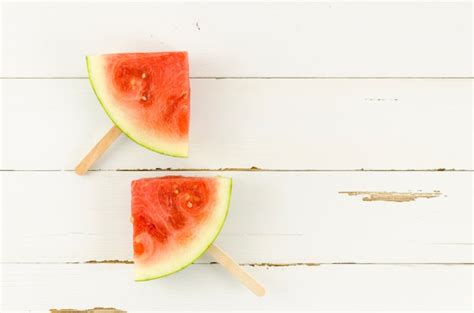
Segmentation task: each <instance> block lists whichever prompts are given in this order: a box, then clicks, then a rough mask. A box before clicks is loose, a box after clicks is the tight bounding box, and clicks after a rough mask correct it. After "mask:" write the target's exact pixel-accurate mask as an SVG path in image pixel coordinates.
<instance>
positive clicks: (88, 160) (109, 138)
mask: <svg viewBox="0 0 474 313" xmlns="http://www.w3.org/2000/svg"><path fill="white" fill-rule="evenodd" d="M121 133H122V131H121V130H120V128H118V127H117V126H115V125H114V126H113V127H112V128H111V129H110V130H109V131H108V132H107V134H105V136H104V137H102V139H101V140H100V141H99V142H98V143H97V144H96V145H95V146H94V148H92V150H91V151H89V153H88V154H87V155H86V156H85V157H84V158H83V159H82V161H81V163H79V165H78V166H76V174H77V175H84V174H85V173H87V171H88V170H89V168H90V167H91V166H92V164H94V162H95V161H97V160H98V159H99V158H100V157H101V156H102V154H104V152H105V151H106V150H107V149H108V148H109V147H110V145H111V144H112V143H113V142H114V141H115V140H116V139H117V138H118V137H119V136H120V134H121Z"/></svg>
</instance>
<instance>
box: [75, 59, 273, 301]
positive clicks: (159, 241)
mask: <svg viewBox="0 0 474 313" xmlns="http://www.w3.org/2000/svg"><path fill="white" fill-rule="evenodd" d="M87 67H88V73H89V80H90V82H91V85H92V88H93V89H94V92H95V94H96V96H97V98H98V100H99V102H100V103H101V105H102V107H103V109H104V110H105V112H106V113H107V115H108V116H109V117H110V119H111V120H112V121H113V123H114V126H113V127H112V128H111V129H110V130H109V131H108V132H107V134H106V135H105V136H104V137H103V138H102V139H101V140H100V141H99V142H98V143H97V144H96V146H95V147H94V148H93V149H92V150H91V151H90V152H89V153H88V154H87V155H86V157H84V159H83V160H82V161H81V162H80V163H79V165H78V166H77V167H76V173H77V174H78V175H83V174H85V173H87V171H88V170H89V168H90V167H91V166H92V164H93V163H94V162H95V161H96V160H98V159H99V158H100V156H101V155H102V154H103V153H104V152H105V151H106V150H107V148H108V147H109V146H110V145H111V144H112V143H113V142H114V141H115V140H116V139H117V138H118V137H119V136H120V135H121V134H122V132H123V133H125V134H126V135H127V136H128V137H129V138H131V139H132V140H133V141H135V142H137V143H138V144H140V145H142V146H144V147H146V148H148V149H150V150H153V151H155V152H159V153H162V154H166V155H170V156H176V157H187V154H188V132H189V110H190V109H189V105H190V103H189V102H190V99H189V95H190V91H189V75H188V57H187V53H186V52H163V53H125V54H108V55H100V56H88V57H87ZM170 188H171V189H170ZM230 192H231V180H230V179H226V178H214V179H210V178H183V177H181V178H177V177H167V178H162V179H142V180H137V181H134V182H133V183H132V217H133V219H132V220H133V225H134V258H135V262H136V276H135V278H136V280H139V281H142V280H150V279H154V278H159V277H163V276H167V275H170V274H172V273H174V272H176V271H178V270H180V269H182V268H184V267H186V266H187V265H189V264H191V263H192V262H193V261H194V260H195V259H196V258H198V257H199V256H200V255H201V254H202V253H204V252H206V251H207V252H208V253H209V254H210V255H211V256H213V257H214V258H215V259H216V260H217V261H218V262H219V263H220V264H221V265H222V266H224V267H225V268H226V269H227V270H228V271H229V272H230V273H231V274H232V275H234V276H235V277H236V278H238V279H239V280H240V281H241V282H242V283H243V284H244V285H246V286H247V287H248V288H249V289H250V290H251V291H252V292H254V293H255V294H256V295H258V296H263V295H264V294H265V289H264V288H263V286H262V285H260V284H259V283H258V282H257V281H256V280H255V279H254V278H253V277H252V276H250V275H249V274H248V273H247V272H245V271H244V270H243V268H242V267H241V266H239V264H237V263H236V262H235V261H233V260H232V258H230V257H229V256H228V255H227V254H226V253H225V252H224V251H222V250H221V249H220V248H219V247H217V246H216V245H214V244H213V241H214V239H215V238H216V237H217V235H218V233H219V232H220V228H221V227H222V225H223V224H224V221H225V217H226V215H227V210H228V205H229V200H230ZM144 195H146V196H145V197H144ZM144 199H146V201H144ZM156 208H160V209H159V210H156ZM224 213H225V214H224Z"/></svg>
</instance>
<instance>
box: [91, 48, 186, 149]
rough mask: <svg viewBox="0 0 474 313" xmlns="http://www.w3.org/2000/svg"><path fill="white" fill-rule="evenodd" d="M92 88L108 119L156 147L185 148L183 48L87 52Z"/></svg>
mask: <svg viewBox="0 0 474 313" xmlns="http://www.w3.org/2000/svg"><path fill="white" fill-rule="evenodd" d="M87 65H88V72H89V78H90V81H91V84H92V87H93V89H94V91H95V93H96V95H97V97H98V99H99V101H100V102H101V104H102V106H103V108H104V110H105V111H106V112H107V114H108V115H109V117H110V118H111V119H112V121H113V122H114V123H115V124H116V125H117V126H118V127H119V128H120V129H121V130H122V131H123V132H124V133H125V134H126V135H127V136H129V137H130V138H131V139H132V140H134V141H136V142H137V143H139V144H141V145H143V146H145V147H147V148H149V149H151V150H153V151H156V152H160V153H164V154H168V155H172V156H179V157H185V156H187V153H188V133H189V114H190V89H189V68H188V55H187V53H186V52H158V53H122V54H106V55H97V56H88V57H87Z"/></svg>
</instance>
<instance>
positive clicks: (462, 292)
mask: <svg viewBox="0 0 474 313" xmlns="http://www.w3.org/2000/svg"><path fill="white" fill-rule="evenodd" d="M132 267H133V266H132V265H126V264H101V265H91V264H84V265H71V264H70V265H64V264H23V265H19V264H7V265H4V271H5V275H4V276H3V279H2V291H3V295H4V302H3V310H2V311H16V310H18V309H22V310H42V311H44V310H47V309H51V308H74V309H79V308H82V309H86V308H91V307H113V308H116V309H121V310H127V311H140V312H141V311H144V310H149V311H152V310H153V311H158V310H160V311H161V310H220V311H222V310H226V309H228V308H229V303H232V309H234V310H248V309H252V310H264V309H267V310H290V309H291V310H302V309H306V310H310V309H312V310H316V309H324V310H331V309H337V310H364V311H367V310H382V309H383V310H409V309H411V310H417V311H418V310H448V309H449V310H452V311H454V310H470V306H471V301H472V298H471V285H470V284H471V276H470V271H471V267H470V266H446V265H430V266H393V265H371V266H369V265H330V266H315V267H308V266H296V267H269V268H266V267H247V268H246V269H247V270H248V271H249V272H251V274H252V275H255V277H258V278H259V279H260V280H261V281H263V282H264V283H265V285H266V287H267V290H268V293H267V295H266V296H265V297H263V298H258V297H255V296H254V295H252V294H251V293H249V291H248V290H246V289H245V288H243V287H242V286H241V285H240V284H239V282H237V281H235V280H234V279H232V278H231V277H230V276H229V274H228V273H227V272H226V271H225V270H224V269H223V268H221V267H220V266H218V265H214V266H211V265H194V266H191V267H189V268H187V269H185V270H184V271H181V272H178V273H176V274H174V275H172V276H169V277H167V278H164V279H162V280H156V281H151V282H145V283H135V282H133V281H132V277H133V275H132V271H133V270H132Z"/></svg>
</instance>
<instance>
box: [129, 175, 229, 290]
mask: <svg viewBox="0 0 474 313" xmlns="http://www.w3.org/2000/svg"><path fill="white" fill-rule="evenodd" d="M231 190H232V180H231V179H230V178H225V177H202V178H201V177H182V176H165V177H161V178H144V179H139V180H135V181H133V182H132V223H133V250H134V263H135V280H136V281H145V280H151V279H155V278H160V277H163V276H167V275H170V274H172V273H174V272H177V271H179V270H181V269H183V268H185V267H186V266H188V265H190V264H191V263H193V262H194V261H195V260H196V259H197V258H199V257H200V256H201V255H202V254H203V253H204V252H205V251H206V250H207V249H208V248H209V246H211V244H212V243H213V242H214V240H215V239H216V237H217V235H218V234H219V232H220V230H221V228H222V226H223V225H224V222H225V219H226V216H227V212H228V209H229V203H230V195H231Z"/></svg>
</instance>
